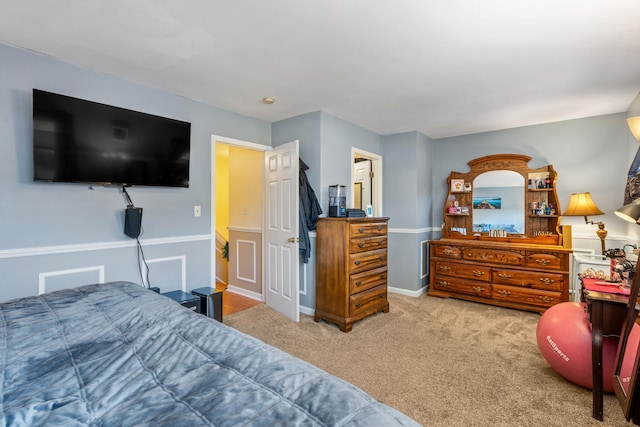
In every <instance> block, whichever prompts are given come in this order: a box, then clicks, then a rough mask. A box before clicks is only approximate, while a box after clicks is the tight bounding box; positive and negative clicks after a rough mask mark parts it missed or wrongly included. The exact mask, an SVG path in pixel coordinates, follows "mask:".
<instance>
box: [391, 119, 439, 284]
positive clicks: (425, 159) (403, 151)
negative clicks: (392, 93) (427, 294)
mask: <svg viewBox="0 0 640 427" xmlns="http://www.w3.org/2000/svg"><path fill="white" fill-rule="evenodd" d="M431 144H432V142H431V140H430V139H429V138H427V137H426V136H424V135H422V134H420V133H418V132H407V133H402V134H397V135H389V136H385V137H383V146H384V149H383V153H384V158H383V180H384V188H383V191H384V194H383V200H384V212H385V216H389V217H390V220H389V263H388V264H389V276H388V277H389V279H388V285H389V286H390V287H392V288H395V289H403V290H406V291H410V293H411V292H413V293H415V292H416V291H418V290H420V289H421V288H423V287H424V286H425V285H426V280H427V278H426V276H425V275H424V273H423V269H424V268H425V267H426V266H424V265H423V262H422V259H423V258H422V256H421V251H423V250H426V246H423V242H426V241H427V240H429V238H430V228H429V217H430V209H431V205H432V202H431V194H430V189H431V173H430V172H431V171H430V166H429V165H430V163H431V149H432V147H431Z"/></svg>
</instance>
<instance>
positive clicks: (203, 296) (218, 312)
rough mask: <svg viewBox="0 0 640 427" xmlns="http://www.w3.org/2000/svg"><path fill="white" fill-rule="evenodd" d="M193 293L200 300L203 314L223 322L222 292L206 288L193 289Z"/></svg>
mask: <svg viewBox="0 0 640 427" xmlns="http://www.w3.org/2000/svg"><path fill="white" fill-rule="evenodd" d="M191 293H192V294H193V295H194V296H196V297H198V298H200V307H201V308H202V313H203V314H206V315H207V316H209V317H212V318H214V319H215V320H217V321H218V322H222V291H220V290H217V289H215V288H210V287H208V286H205V287H203V288H196V289H193V290H192V291H191Z"/></svg>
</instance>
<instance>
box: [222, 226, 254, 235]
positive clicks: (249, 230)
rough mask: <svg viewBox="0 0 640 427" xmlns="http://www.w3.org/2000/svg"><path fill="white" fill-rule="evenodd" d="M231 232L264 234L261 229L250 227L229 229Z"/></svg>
mask: <svg viewBox="0 0 640 427" xmlns="http://www.w3.org/2000/svg"><path fill="white" fill-rule="evenodd" d="M227 230H229V231H238V232H240V233H254V234H262V230H261V229H259V228H253V227H252V228H249V227H231V226H229V227H227Z"/></svg>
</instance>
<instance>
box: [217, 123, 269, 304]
mask: <svg viewBox="0 0 640 427" xmlns="http://www.w3.org/2000/svg"><path fill="white" fill-rule="evenodd" d="M218 143H220V144H226V145H233V146H236V147H241V148H247V149H250V150H256V151H262V152H266V151H271V150H273V147H271V146H269V145H262V144H256V143H255V142H249V141H243V140H240V139H235V138H228V137H226V136H220V135H211V225H210V227H211V239H210V240H211V270H210V271H209V275H210V277H211V281H212V284H211V287H215V285H216V284H215V277H216V258H215V253H216V238H215V230H216V144H218ZM263 197H264V194H263ZM262 227H263V229H262V233H263V234H264V224H263V225H262ZM261 263H263V264H264V254H263V257H262V260H261ZM262 274H263V277H262V282H263V283H262V285H263V287H264V266H263V268H262ZM261 299H262V301H264V289H263V292H262V295H261Z"/></svg>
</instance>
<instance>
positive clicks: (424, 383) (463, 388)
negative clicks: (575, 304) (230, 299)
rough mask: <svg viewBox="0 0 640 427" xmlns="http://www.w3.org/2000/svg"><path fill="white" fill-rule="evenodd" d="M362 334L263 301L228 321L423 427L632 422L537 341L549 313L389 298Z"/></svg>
mask: <svg viewBox="0 0 640 427" xmlns="http://www.w3.org/2000/svg"><path fill="white" fill-rule="evenodd" d="M389 302H390V312H389V313H386V314H383V313H379V314H377V315H375V316H372V317H369V318H367V319H364V320H362V321H360V322H357V323H355V324H354V326H353V331H352V332H350V333H343V332H340V331H339V330H338V328H337V327H335V326H333V325H330V324H327V323H324V322H319V323H316V322H314V321H313V318H311V317H309V316H305V315H302V319H301V322H300V323H295V322H292V321H290V320H289V319H287V318H286V317H284V316H282V315H281V314H279V313H278V312H276V311H274V310H272V309H270V308H269V307H267V306H265V305H264V304H260V305H257V306H255V307H252V308H250V309H247V310H244V311H241V312H239V313H234V314H232V315H229V316H227V317H225V319H224V323H225V324H227V325H229V326H232V327H234V328H236V329H239V330H241V331H243V332H245V333H247V334H249V335H252V336H254V337H256V338H259V339H261V340H262V341H264V342H266V343H268V344H271V345H273V346H275V347H278V348H280V349H282V350H285V351H286V352H288V353H290V354H292V355H294V356H296V357H299V358H301V359H303V360H306V361H308V362H310V363H312V364H314V365H316V366H319V367H320V368H322V369H324V370H326V371H327V372H329V373H331V374H333V375H336V376H338V377H340V378H343V379H345V380H347V381H349V382H351V383H352V384H355V385H356V386H358V387H360V388H361V389H363V390H364V391H366V392H367V393H369V394H370V395H372V396H373V397H374V398H376V399H378V400H379V401H381V402H383V403H385V404H387V405H390V406H392V407H394V408H396V409H398V410H400V411H402V412H404V413H405V414H407V415H409V416H411V417H412V418H414V419H415V420H417V421H418V422H420V423H421V424H422V425H424V426H447V427H456V426H465V427H466V426H510V427H511V426H535V427H539V426H563V427H567V426H600V427H608V426H630V425H631V423H627V422H626V421H625V420H624V417H623V416H622V410H621V409H620V406H619V405H618V402H617V400H616V398H615V396H614V395H611V394H608V395H605V403H604V422H599V421H596V420H594V419H593V418H592V417H591V399H592V397H591V390H588V389H584V388H582V387H579V386H577V385H574V384H572V383H570V382H568V381H566V380H564V379H563V378H562V377H560V376H559V375H558V374H557V373H556V372H555V371H554V370H553V369H552V368H551V367H550V366H549V365H548V364H547V363H546V361H545V360H544V358H543V357H542V355H541V354H540V352H539V350H538V346H537V343H536V334H535V331H536V325H537V322H538V319H539V318H540V316H539V315H538V314H535V313H527V312H523V311H518V310H510V309H505V308H500V307H492V306H487V305H483V304H476V303H471V302H466V301H459V300H454V299H440V298H434V297H428V296H426V295H425V296H422V297H420V298H411V297H406V296H401V295H396V294H391V295H389Z"/></svg>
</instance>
